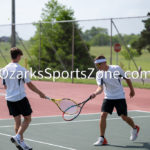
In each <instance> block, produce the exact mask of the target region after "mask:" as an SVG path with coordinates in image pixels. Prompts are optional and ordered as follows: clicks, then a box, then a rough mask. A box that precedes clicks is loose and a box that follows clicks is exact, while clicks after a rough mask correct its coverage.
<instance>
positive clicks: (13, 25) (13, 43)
mask: <svg viewBox="0 0 150 150" xmlns="http://www.w3.org/2000/svg"><path fill="white" fill-rule="evenodd" d="M15 17H16V16H15V0H12V25H11V47H15V46H16V29H15V27H16V25H15V21H16V20H15Z"/></svg>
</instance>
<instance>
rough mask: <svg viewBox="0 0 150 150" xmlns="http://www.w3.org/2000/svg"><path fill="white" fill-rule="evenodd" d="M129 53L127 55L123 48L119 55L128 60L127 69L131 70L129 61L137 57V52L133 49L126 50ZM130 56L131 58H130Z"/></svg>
mask: <svg viewBox="0 0 150 150" xmlns="http://www.w3.org/2000/svg"><path fill="white" fill-rule="evenodd" d="M128 49H129V51H130V54H129V53H128V51H127V50H126V49H125V48H123V50H122V51H121V55H122V56H123V57H124V58H125V59H126V60H128V69H131V65H130V64H131V59H132V58H134V57H138V56H139V54H138V52H137V51H136V50H135V49H132V48H128ZM130 55H131V57H130Z"/></svg>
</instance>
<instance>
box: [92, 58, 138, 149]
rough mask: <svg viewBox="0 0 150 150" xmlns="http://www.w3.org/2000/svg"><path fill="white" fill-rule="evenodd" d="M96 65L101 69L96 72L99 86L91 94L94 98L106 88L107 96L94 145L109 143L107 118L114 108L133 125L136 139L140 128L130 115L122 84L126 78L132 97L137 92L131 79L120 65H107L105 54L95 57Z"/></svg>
mask: <svg viewBox="0 0 150 150" xmlns="http://www.w3.org/2000/svg"><path fill="white" fill-rule="evenodd" d="M95 65H96V67H97V68H98V70H99V71H98V72H97V74H96V81H97V84H98V88H97V89H96V91H95V92H94V93H92V94H91V96H92V98H95V97H96V96H97V95H98V94H101V93H102V92H103V90H104V95H105V97H104V101H103V104H102V107H101V118H100V137H99V138H98V140H97V141H96V142H95V143H94V146H101V145H106V144H107V143H108V142H107V139H106V137H105V130H106V119H107V116H108V114H112V112H113V109H114V108H116V110H117V114H118V116H120V117H121V118H122V120H124V121H125V122H126V123H127V124H128V125H129V126H131V128H132V131H131V136H130V140H132V141H134V140H136V138H137V136H138V133H139V129H140V128H139V126H137V125H135V123H134V121H133V120H132V119H131V118H130V117H128V113H127V104H126V99H125V93H124V90H123V86H122V84H121V79H124V80H125V81H126V83H127V84H128V86H129V88H130V97H131V98H132V97H133V96H134V95H135V92H134V88H133V86H132V83H131V80H130V79H128V78H127V77H126V76H125V73H124V71H123V70H122V69H121V67H120V66H118V65H107V61H106V58H105V57H104V56H99V57H97V58H96V59H95Z"/></svg>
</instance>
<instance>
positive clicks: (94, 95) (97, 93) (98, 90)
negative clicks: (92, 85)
mask: <svg viewBox="0 0 150 150" xmlns="http://www.w3.org/2000/svg"><path fill="white" fill-rule="evenodd" d="M102 92H103V86H102V85H100V86H98V87H97V89H96V91H95V92H94V93H92V94H91V97H92V98H95V97H96V96H97V95H99V94H101V93H102Z"/></svg>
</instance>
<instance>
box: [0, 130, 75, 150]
mask: <svg viewBox="0 0 150 150" xmlns="http://www.w3.org/2000/svg"><path fill="white" fill-rule="evenodd" d="M0 135H3V136H7V137H12V135H9V134H4V133H0ZM25 140H27V141H30V142H33V143H38V144H44V145H49V146H53V147H59V148H62V149H67V150H76V149H74V148H70V147H65V146H61V145H55V144H52V143H46V142H42V141H36V140H32V139H28V138H25Z"/></svg>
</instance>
